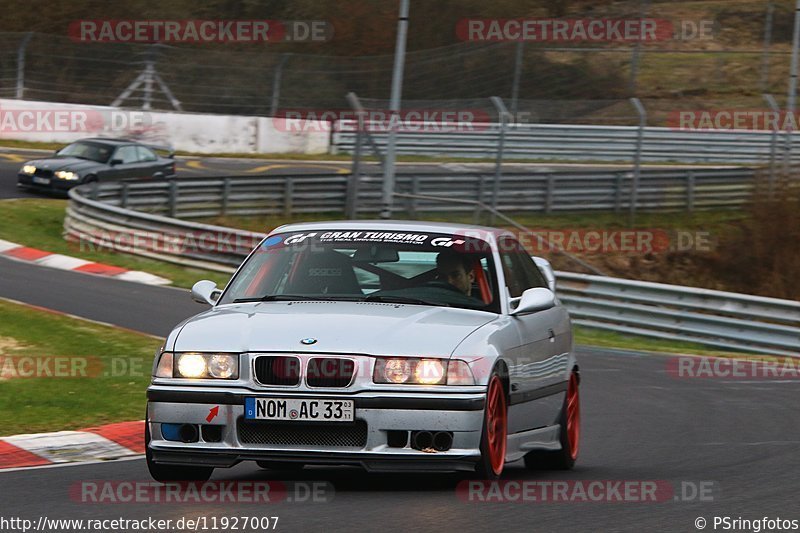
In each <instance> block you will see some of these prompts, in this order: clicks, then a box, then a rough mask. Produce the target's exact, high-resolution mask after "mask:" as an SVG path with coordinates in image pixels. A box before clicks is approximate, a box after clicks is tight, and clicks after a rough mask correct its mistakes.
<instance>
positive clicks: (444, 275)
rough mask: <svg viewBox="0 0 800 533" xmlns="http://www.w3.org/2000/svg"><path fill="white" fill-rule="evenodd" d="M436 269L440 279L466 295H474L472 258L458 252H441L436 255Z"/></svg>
mask: <svg viewBox="0 0 800 533" xmlns="http://www.w3.org/2000/svg"><path fill="white" fill-rule="evenodd" d="M436 270H437V271H438V273H439V279H441V280H442V281H446V282H447V283H449V284H450V285H452V286H453V287H455V288H457V289H458V290H459V291H460V292H461V293H463V294H464V295H466V296H472V283H473V282H474V281H475V272H473V270H472V259H471V258H470V257H469V256H468V255H465V254H460V253H458V252H450V251H447V252H441V253H440V254H439V255H437V256H436Z"/></svg>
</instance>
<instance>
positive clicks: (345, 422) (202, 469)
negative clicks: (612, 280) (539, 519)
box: [145, 221, 580, 481]
mask: <svg viewBox="0 0 800 533" xmlns="http://www.w3.org/2000/svg"><path fill="white" fill-rule="evenodd" d="M554 291H555V277H554V276H553V271H552V269H551V268H550V265H549V263H547V261H545V260H541V259H538V258H532V257H531V256H530V255H529V254H528V253H527V252H526V251H525V249H524V248H523V246H522V245H521V244H520V242H519V240H518V239H517V238H516V237H515V235H514V234H513V233H510V232H508V231H504V230H499V229H493V228H484V227H477V226H465V225H456V224H447V223H425V222H406V221H358V222H318V223H304V224H294V225H287V226H282V227H280V228H277V229H275V230H274V231H273V232H272V233H270V234H269V235H268V236H267V237H266V238H265V239H264V240H263V241H262V242H261V243H260V244H259V245H258V246H257V247H256V249H255V250H253V251H252V252H251V253H250V255H249V256H248V257H247V259H246V260H245V261H244V262H243V263H242V265H241V266H240V267H239V269H238V270H237V272H236V273H235V274H234V275H233V277H232V279H231V280H230V282H229V283H228V285H227V286H226V287H225V288H224V289H218V288H217V287H216V285H215V284H214V283H213V282H211V281H200V282H198V283H197V284H195V286H194V287H193V289H192V297H193V298H194V299H195V300H197V301H199V302H201V303H205V304H208V305H210V306H211V308H210V309H208V310H206V311H204V312H202V313H200V314H198V315H196V316H194V317H192V318H190V319H188V320H186V321H185V322H183V323H181V324H178V325H177V326H176V327H175V329H174V330H173V331H172V333H170V335H169V337H168V338H167V339H166V342H165V344H164V346H163V348H162V349H161V350H159V353H157V354H156V359H155V361H154V364H153V380H152V383H151V385H150V387H149V388H148V390H147V398H148V405H147V423H146V434H145V439H146V443H147V463H148V467H149V470H150V473H151V475H152V476H153V478H155V479H156V480H158V481H170V480H205V479H208V478H209V477H210V476H211V474H212V472H213V470H214V469H215V468H227V467H231V466H234V465H236V464H238V463H239V462H241V461H255V462H256V463H258V465H259V466H261V467H263V468H277V469H294V468H302V467H303V466H304V465H355V466H360V467H362V468H365V469H366V470H368V471H403V472H408V471H424V472H433V471H469V472H474V473H475V475H478V476H480V477H483V478H490V479H491V478H497V477H499V476H500V475H501V474H502V473H503V469H504V466H505V464H506V463H509V462H512V461H518V460H520V459H524V462H525V464H526V465H527V466H528V467H529V468H543V467H552V468H562V469H565V468H571V467H572V466H573V464H574V463H575V460H576V458H577V456H578V443H579V438H580V401H579V394H578V385H579V383H580V376H579V372H578V365H577V362H576V360H575V356H574V353H573V344H572V331H571V323H570V318H569V315H568V313H567V311H566V309H565V308H564V306H563V305H562V304H561V303H560V302H559V300H558V299H557V298H556V296H555V293H554Z"/></svg>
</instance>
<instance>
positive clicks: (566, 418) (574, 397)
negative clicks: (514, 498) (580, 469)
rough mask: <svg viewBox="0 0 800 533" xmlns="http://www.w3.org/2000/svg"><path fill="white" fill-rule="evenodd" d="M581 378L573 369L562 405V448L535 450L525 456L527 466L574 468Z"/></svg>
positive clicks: (577, 442) (560, 437)
mask: <svg viewBox="0 0 800 533" xmlns="http://www.w3.org/2000/svg"><path fill="white" fill-rule="evenodd" d="M579 383H580V379H579V378H578V372H577V371H576V370H573V371H572V373H571V374H570V376H569V381H568V382H567V395H566V397H565V398H564V405H563V406H562V407H561V415H560V417H559V425H560V426H561V431H560V433H559V442H560V443H561V449H560V450H558V451H555V452H545V451H535V452H530V453H528V454H527V455H526V456H525V466H526V467H528V468H530V469H534V470H538V469H552V470H572V467H574V466H575V461H577V460H578V447H579V444H580V437H581V399H580V393H579V392H578V385H579Z"/></svg>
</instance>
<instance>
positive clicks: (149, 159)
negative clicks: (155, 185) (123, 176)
mask: <svg viewBox="0 0 800 533" xmlns="http://www.w3.org/2000/svg"><path fill="white" fill-rule="evenodd" d="M136 150H137V152H138V154H139V168H138V169H137V175H136V176H135V177H136V178H148V179H149V178H152V177H153V175H154V174H156V173H159V172H160V173H161V174H162V175H166V173H167V172H166V170H165V169H164V164H163V163H162V162H161V161H159V158H158V156H157V155H156V153H155V152H154V151H152V150H151V149H150V148H148V147H146V146H137V147H136Z"/></svg>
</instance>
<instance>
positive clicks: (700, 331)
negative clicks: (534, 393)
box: [64, 180, 800, 355]
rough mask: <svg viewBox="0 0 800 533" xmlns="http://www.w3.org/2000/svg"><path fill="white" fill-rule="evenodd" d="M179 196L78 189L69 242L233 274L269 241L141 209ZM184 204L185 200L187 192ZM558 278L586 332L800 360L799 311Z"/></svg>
mask: <svg viewBox="0 0 800 533" xmlns="http://www.w3.org/2000/svg"><path fill="white" fill-rule="evenodd" d="M206 181H209V182H210V183H213V182H214V181H217V180H206ZM217 186H219V185H217ZM221 186H223V187H224V180H223V185H221ZM248 186H252V184H250V185H248ZM174 187H176V186H175V185H173V184H169V183H147V184H145V183H141V184H135V185H134V184H128V185H127V186H125V185H123V184H119V183H109V184H102V185H100V186H99V187H97V188H89V187H79V188H76V189H72V190H71V191H70V202H69V206H68V208H67V216H66V218H65V220H64V232H65V237H66V238H67V239H70V240H75V241H80V243H81V246H90V247H109V248H115V249H117V250H120V251H124V252H128V253H133V254H136V255H140V256H144V257H148V258H153V259H159V260H163V261H169V262H172V263H177V264H182V265H186V266H193V267H198V268H206V269H212V270H216V271H219V272H226V273H230V272H233V271H234V269H235V268H236V266H237V265H238V264H239V263H240V262H241V260H242V259H243V258H244V256H245V255H246V254H247V253H248V252H249V251H250V250H251V249H252V248H253V247H254V246H255V245H256V244H257V243H258V241H260V239H261V238H263V236H264V235H263V234H261V233H256V232H249V231H243V230H237V229H232V228H225V227H219V226H212V225H208V224H199V223H194V222H188V221H184V220H177V219H176V218H172V217H169V216H163V215H161V214H152V213H145V212H142V211H140V210H138V209H139V208H143V207H147V208H153V207H154V206H158V207H160V209H161V210H162V211H163V210H164V209H165V206H164V205H163V204H165V203H166V204H167V205H166V208H167V209H169V203H168V202H165V201H164V198H169V194H176V193H175V191H174ZM192 187H193V188H192ZM209 187H210V184H209ZM231 187H233V186H232V185H231ZM180 188H181V189H182V188H183V187H182V185H181V187H180ZM153 190H162V194H161V196H163V198H161V197H158V196H156V197H155V198H151V199H148V198H147V197H146V196H145V195H140V193H141V191H148V193H149V192H152V191H153ZM187 190H192V191H194V192H193V193H192V194H193V195H194V196H187V197H186V198H191V201H192V202H193V203H198V204H199V203H200V202H201V201H202V200H203V194H201V192H202V191H204V190H205V189H204V188H203V187H200V188H199V190H198V189H197V185H196V184H195V185H192V186H191V187H190V188H189V189H187ZM164 191H166V192H164ZM170 191H172V192H171V193H170ZM90 195H95V196H96V197H97V199H91V198H89V197H88V196H90ZM243 197H247V195H243ZM175 198H176V199H177V200H180V199H181V198H184V196H183V193H182V192H181V193H180V194H178V195H177V196H175ZM204 198H205V201H206V202H210V205H211V207H208V208H205V209H201V208H200V207H195V208H193V209H190V210H187V209H186V208H185V206H183V205H182V201H178V202H176V203H175V206H174V208H173V209H172V211H173V212H172V213H171V214H172V216H173V217H174V216H175V215H179V214H181V213H184V212H188V213H190V214H197V213H216V212H217V211H218V210H219V206H218V205H216V204H215V203H214V202H215V201H216V200H217V195H216V193H214V194H211V193H209V192H208V191H207V190H206V191H205V197H204ZM249 201H251V202H253V201H254V200H252V199H250V200H249ZM123 205H124V206H125V207H122V206H123ZM179 205H180V206H181V207H180V208H179V207H178V206H179ZM193 205H194V204H193ZM234 205H235V202H231V201H230V199H229V204H228V209H237V208H235V207H233V206H234ZM241 209H243V210H248V209H253V207H248V208H241ZM318 211H319V210H318ZM557 276H558V280H559V288H558V293H559V296H560V297H561V298H562V299H563V301H564V302H565V304H566V305H567V307H568V308H569V310H570V313H571V314H572V316H573V318H574V321H575V323H577V324H579V325H584V326H590V327H594V328H600V329H606V330H611V331H617V332H620V333H630V334H637V335H644V336H648V337H658V338H669V339H677V340H683V341H690V342H697V343H700V344H705V345H709V346H716V347H720V348H725V349H732V350H740V351H745V352H756V353H764V354H775V355H799V354H798V352H799V351H800V302H794V301H787V300H778V299H774V298H763V297H757V296H749V295H743V294H735V293H728V292H721V291H712V290H707V289H698V288H691V287H682V286H676V285H664V284H658V283H649V282H641V281H633V280H625V279H617V278H609V277H603V276H593V275H585V274H574V273H568V272H558V273H557Z"/></svg>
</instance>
